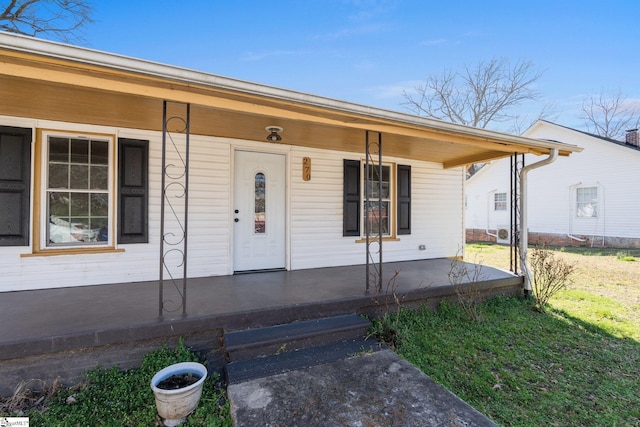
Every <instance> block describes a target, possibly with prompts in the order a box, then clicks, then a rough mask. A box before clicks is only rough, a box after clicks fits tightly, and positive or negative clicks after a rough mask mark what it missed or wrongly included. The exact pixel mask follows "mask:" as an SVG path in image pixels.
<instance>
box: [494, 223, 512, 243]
mask: <svg viewBox="0 0 640 427" xmlns="http://www.w3.org/2000/svg"><path fill="white" fill-rule="evenodd" d="M496 236H497V237H496V242H498V243H505V244H510V243H511V226H509V225H499V226H498V229H497V231H496Z"/></svg>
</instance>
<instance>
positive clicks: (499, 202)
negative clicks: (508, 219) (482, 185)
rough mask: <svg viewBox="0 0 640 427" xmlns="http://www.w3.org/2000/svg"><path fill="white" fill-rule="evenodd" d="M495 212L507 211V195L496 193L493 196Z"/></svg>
mask: <svg viewBox="0 0 640 427" xmlns="http://www.w3.org/2000/svg"><path fill="white" fill-rule="evenodd" d="M493 210H494V211H506V210H507V193H495V194H494V195H493Z"/></svg>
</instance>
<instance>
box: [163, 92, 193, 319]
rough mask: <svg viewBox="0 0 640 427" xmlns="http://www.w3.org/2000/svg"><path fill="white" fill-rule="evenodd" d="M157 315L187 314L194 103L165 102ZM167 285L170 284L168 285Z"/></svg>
mask: <svg viewBox="0 0 640 427" xmlns="http://www.w3.org/2000/svg"><path fill="white" fill-rule="evenodd" d="M162 106H163V108H162V199H161V203H160V272H159V280H158V286H159V292H158V294H159V300H158V316H159V318H160V319H163V317H164V314H165V313H172V314H173V313H177V312H180V311H182V317H186V316H187V247H188V246H187V238H188V233H187V231H188V227H187V226H188V218H189V132H190V120H191V105H190V104H183V103H177V102H169V101H163V105H162ZM165 285H167V286H166V287H165Z"/></svg>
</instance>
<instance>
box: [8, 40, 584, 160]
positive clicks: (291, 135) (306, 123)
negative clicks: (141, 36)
mask: <svg viewBox="0 0 640 427" xmlns="http://www.w3.org/2000/svg"><path fill="white" fill-rule="evenodd" d="M0 62H1V63H2V67H0V96H1V97H2V99H3V100H7V99H10V100H11V102H2V103H0V115H6V116H18V117H30V118H36V119H43V120H59V121H70V122H77V123H89V124H95V125H103V126H114V127H128V128H138V129H147V130H155V131H160V130H162V120H161V118H162V109H163V101H168V102H171V103H180V104H189V105H190V106H191V127H190V132H191V133H193V134H198V135H209V136H218V137H227V138H236V139H244V140H255V141H264V140H265V138H266V131H265V127H267V126H272V125H273V126H280V127H282V128H284V131H283V132H282V138H283V143H286V144H290V145H297V146H303V147H309V148H322V149H331V150H339V151H347V152H358V153H363V152H364V151H365V131H374V132H380V134H381V135H382V140H383V143H382V151H383V155H385V156H392V157H401V158H411V159H417V160H425V161H432V162H437V163H441V164H442V165H443V167H445V168H448V167H455V166H460V165H465V164H468V163H474V162H482V161H488V160H491V159H497V158H502V157H508V156H510V155H512V154H513V153H532V154H536V155H545V154H548V153H550V152H551V150H552V149H558V150H559V153H560V155H564V156H567V155H569V154H571V153H572V152H579V151H581V150H582V149H581V148H580V147H576V146H572V145H567V144H562V143H558V142H550V141H541V140H537V139H532V138H526V137H522V136H516V135H509V134H505V133H499V132H492V131H488V130H485V129H479V128H473V127H468V126H463V125H458V124H453V123H448V122H443V121H439V120H433V119H428V118H424V117H419V116H414V115H410V114H404V113H399V112H394V111H389V110H384V109H379V108H375V107H369V106H364V105H359V104H354V103H349V102H344V101H338V100H335V99H330V98H325V97H321V96H316V95H310V94H305V93H301V92H296V91H291V90H286V89H280V88H275V87H272V86H267V85H261V84H256V83H250V82H246V81H241V80H236V79H231V78H227V77H222V76H218V75H214V74H208V73H203V72H199V71H194V70H189V69H185V68H180V67H175V66H170V65H165V64H159V63H156V62H151V61H145V60H141V59H135V58H130V57H126V56H121V55H115V54H110V53H105V52H100V51H96V50H91V49H86V48H81V47H76V46H70V45H65V44H61V43H56V42H51V41H45V40H39V39H35V38H32V37H25V36H19V35H15V34H9V33H2V32H0ZM71 93H72V94H73V96H70V94H71Z"/></svg>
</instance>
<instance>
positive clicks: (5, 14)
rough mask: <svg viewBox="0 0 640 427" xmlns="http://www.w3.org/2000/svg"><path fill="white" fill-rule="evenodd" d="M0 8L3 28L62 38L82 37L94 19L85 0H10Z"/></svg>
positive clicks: (76, 38)
mask: <svg viewBox="0 0 640 427" xmlns="http://www.w3.org/2000/svg"><path fill="white" fill-rule="evenodd" d="M0 11H1V12H0V31H7V32H10V33H15V34H23V35H27V36H33V37H39V36H49V37H51V38H53V39H56V40H59V41H63V42H69V41H72V40H80V39H81V37H80V35H79V33H80V31H81V30H82V28H83V27H84V26H86V25H87V24H91V23H93V20H92V19H91V13H92V11H93V10H92V7H91V5H90V3H89V2H88V1H85V0H11V1H8V2H7V4H6V5H5V6H2V5H0Z"/></svg>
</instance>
